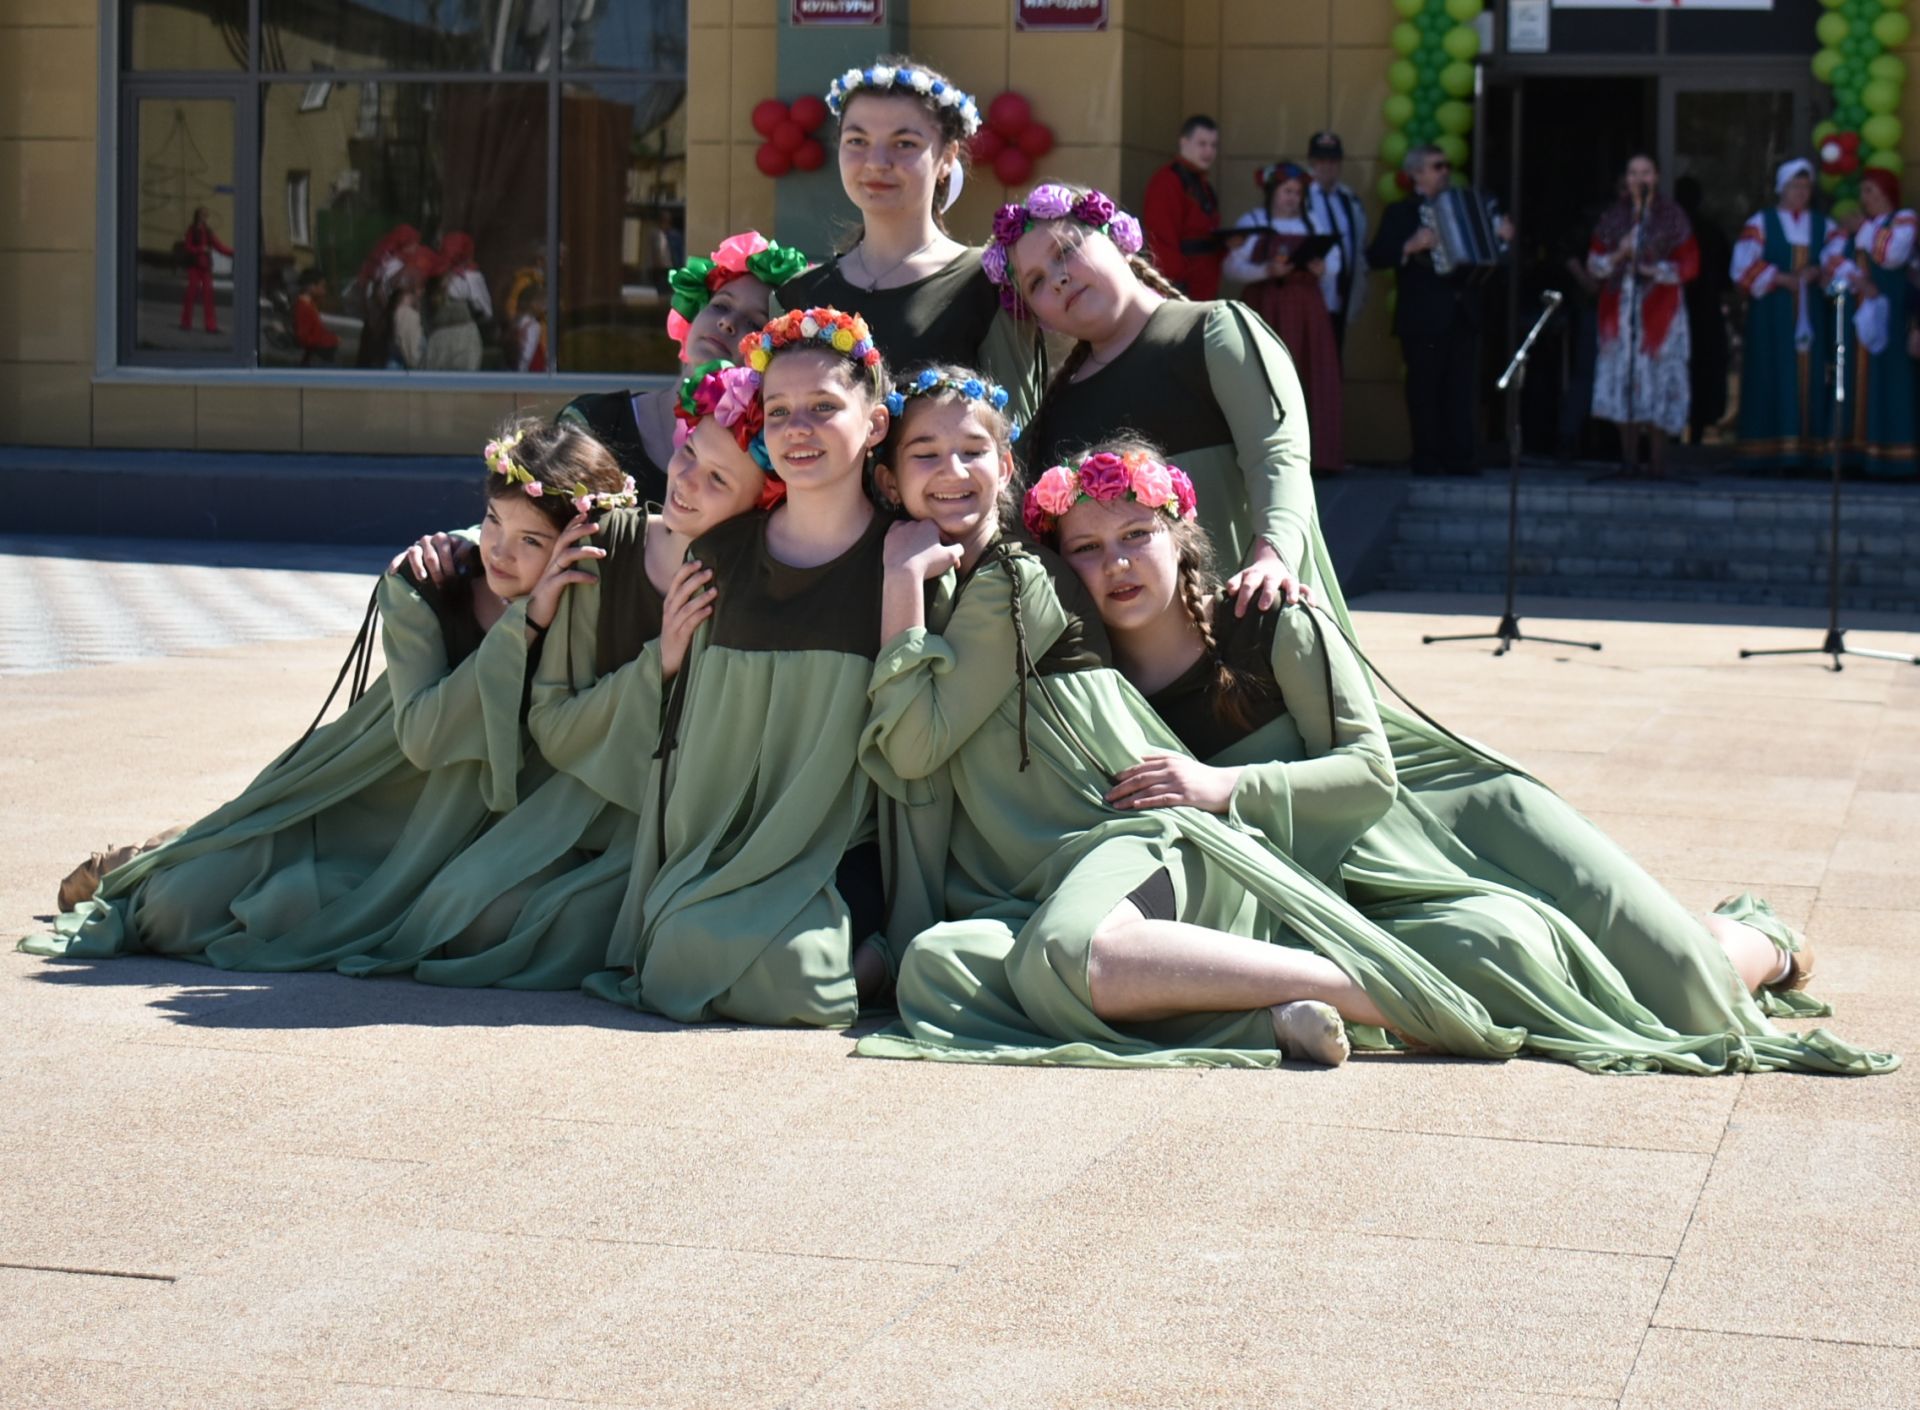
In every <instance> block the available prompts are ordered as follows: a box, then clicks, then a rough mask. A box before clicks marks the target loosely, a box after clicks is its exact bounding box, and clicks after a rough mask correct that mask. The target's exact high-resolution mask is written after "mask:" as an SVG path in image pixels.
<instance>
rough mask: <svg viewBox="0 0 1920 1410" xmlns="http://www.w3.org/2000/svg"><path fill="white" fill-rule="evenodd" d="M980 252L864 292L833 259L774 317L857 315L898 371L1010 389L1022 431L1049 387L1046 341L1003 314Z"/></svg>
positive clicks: (781, 301) (795, 286)
mask: <svg viewBox="0 0 1920 1410" xmlns="http://www.w3.org/2000/svg"><path fill="white" fill-rule="evenodd" d="M983 249H984V247H981V246H976V247H975V248H973V249H969V250H963V251H961V253H960V254H958V255H956V256H955V257H954V258H953V260H952V261H951V262H950V263H948V264H947V265H946V266H945V267H944V268H941V269H937V270H935V271H934V272H933V273H932V274H929V275H927V276H926V278H924V279H916V280H915V281H914V282H913V283H911V284H902V285H901V286H900V287H899V288H897V289H863V288H861V287H860V286H859V285H858V284H855V283H853V282H852V281H851V280H849V279H848V278H847V277H846V276H845V275H843V274H842V273H841V272H840V260H839V258H838V257H837V256H836V257H835V258H833V259H832V260H829V261H828V262H827V263H825V264H821V265H815V266H814V267H813V268H812V269H809V270H807V271H806V272H805V273H804V274H801V275H798V276H797V277H795V278H793V279H791V280H789V281H788V282H787V283H785V284H783V285H782V286H781V287H780V288H778V289H776V290H775V291H774V295H773V311H774V312H775V313H776V314H778V313H780V312H782V311H784V310H787V309H796V308H819V307H821V306H823V305H824V306H826V307H829V308H837V309H841V310H844V311H845V312H847V313H857V314H859V315H860V316H861V317H862V318H864V319H866V321H867V327H868V328H870V329H871V330H872V331H873V341H874V345H875V346H876V347H878V348H879V349H880V356H881V357H883V358H885V359H886V363H887V366H888V367H889V368H891V369H892V370H893V371H895V372H896V373H897V372H905V371H908V370H910V369H912V368H915V367H918V366H920V365H922V364H924V363H929V362H948V363H956V364H958V365H959V366H961V367H971V368H973V369H975V370H976V371H978V372H980V373H982V374H984V375H985V376H986V377H988V378H989V379H991V380H992V381H995V382H998V383H999V384H1000V385H1001V386H1003V387H1005V388H1006V389H1007V398H1008V400H1007V411H1008V413H1009V414H1010V415H1013V416H1016V417H1018V418H1019V419H1020V422H1021V424H1022V425H1024V424H1025V423H1026V422H1027V421H1028V420H1029V419H1030V418H1031V417H1032V415H1033V409H1034V407H1036V406H1038V405H1039V403H1040V393H1041V391H1042V390H1043V389H1044V388H1045V387H1046V384H1047V345H1046V340H1045V337H1044V335H1043V334H1042V333H1041V331H1040V327H1039V325H1038V324H1036V323H1034V322H1032V321H1031V320H1020V319H1016V318H1014V316H1013V315H1012V314H1011V313H1009V312H1007V311H1006V310H1005V309H1004V308H1002V307H1001V306H1000V290H999V289H998V288H997V287H996V286H995V285H994V283H993V281H992V280H990V279H988V278H987V272H986V271H985V270H984V269H982V268H981V267H980V256H981V254H982V252H983Z"/></svg>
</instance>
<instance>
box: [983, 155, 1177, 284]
mask: <svg viewBox="0 0 1920 1410" xmlns="http://www.w3.org/2000/svg"><path fill="white" fill-rule="evenodd" d="M1069 219H1071V220H1077V221H1079V222H1080V223H1081V224H1082V225H1084V226H1086V227H1088V228H1089V229H1091V230H1098V231H1099V232H1100V233H1101V234H1102V235H1105V236H1106V237H1107V238H1108V239H1109V240H1111V241H1113V243H1114V245H1115V246H1116V247H1117V248H1118V249H1119V251H1120V253H1121V254H1123V255H1137V254H1139V253H1140V251H1141V249H1142V248H1143V247H1144V246H1145V245H1146V237H1145V235H1143V234H1142V233H1141V230H1140V222H1139V221H1137V220H1135V219H1134V218H1133V217H1132V216H1130V215H1128V214H1127V213H1126V212H1125V211H1123V210H1121V209H1120V207H1118V206H1117V205H1115V204H1114V203H1113V198H1112V197H1110V196H1108V195H1106V194H1105V193H1104V192H1100V191H1076V190H1074V189H1073V188H1072V187H1071V186H1061V185H1058V184H1056V183H1054V182H1048V183H1046V184H1045V185H1041V186H1036V187H1034V188H1033V190H1032V191H1030V192H1028V193H1027V200H1026V204H1024V205H1022V204H1020V203H1018V202H1015V201H1009V202H1008V203H1007V204H1006V205H1004V206H1002V207H1000V209H999V211H998V212H997V213H996V214H995V215H994V217H993V239H992V240H990V241H989V242H988V243H987V248H986V250H985V251H984V252H983V253H982V254H981V256H980V267H981V268H983V269H985V270H986V271H987V278H989V279H991V280H992V281H993V282H994V283H995V284H997V285H998V286H999V288H1000V305H1001V307H1002V308H1005V309H1008V310H1010V311H1011V312H1014V313H1020V312H1021V311H1023V309H1024V308H1025V304H1024V302H1023V301H1022V300H1021V298H1020V295H1019V292H1018V291H1017V290H1015V288H1014V287H1013V268H1012V260H1013V247H1014V246H1015V245H1016V244H1017V243H1019V240H1020V237H1021V236H1022V235H1024V234H1026V233H1027V232H1028V231H1029V230H1031V229H1033V225H1034V222H1035V221H1038V220H1069Z"/></svg>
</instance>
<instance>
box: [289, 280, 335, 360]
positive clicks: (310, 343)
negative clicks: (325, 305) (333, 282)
mask: <svg viewBox="0 0 1920 1410" xmlns="http://www.w3.org/2000/svg"><path fill="white" fill-rule="evenodd" d="M326 292H327V276H326V275H325V274H323V273H322V272H321V271H320V270H317V269H303V270H301V271H300V296H299V297H298V298H296V299H295V300H294V301H293V340H294V342H296V343H298V344H299V345H300V365H301V366H302V367H311V366H312V365H313V364H314V363H316V362H332V361H333V356H334V352H335V350H336V349H338V348H339V346H340V335H339V334H338V333H336V332H334V331H333V329H331V328H329V327H327V323H326V320H325V319H323V318H322V317H321V316H320V300H321V299H322V298H324V297H326Z"/></svg>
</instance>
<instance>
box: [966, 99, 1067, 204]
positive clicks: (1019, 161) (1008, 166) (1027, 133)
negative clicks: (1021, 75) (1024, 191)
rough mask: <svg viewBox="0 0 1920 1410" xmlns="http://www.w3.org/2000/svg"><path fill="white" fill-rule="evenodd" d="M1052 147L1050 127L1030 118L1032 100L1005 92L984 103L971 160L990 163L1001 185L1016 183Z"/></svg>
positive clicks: (986, 164)
mask: <svg viewBox="0 0 1920 1410" xmlns="http://www.w3.org/2000/svg"><path fill="white" fill-rule="evenodd" d="M1052 150H1053V129H1052V128H1051V127H1048V126H1047V125H1046V124H1045V123H1044V122H1035V121H1034V120H1033V104H1031V103H1029V102H1028V101H1027V100H1026V99H1025V98H1023V97H1021V96H1020V95H1019V94H1018V93H1014V92H1011V91H1009V92H1006V93H1002V94H1001V95H1000V96H999V97H998V98H995V99H994V100H993V101H992V102H991V103H989V104H987V121H986V125H985V126H983V127H982V128H981V129H980V130H979V131H978V132H976V133H974V134H973V143H972V151H973V160H974V161H975V162H976V163H978V164H980V165H984V166H991V167H992V168H993V174H994V175H995V176H996V177H998V178H999V181H1000V184H1001V185H1002V186H1019V185H1022V184H1024V183H1025V182H1026V180H1027V178H1029V177H1030V176H1032V175H1033V164H1034V162H1036V161H1038V160H1039V159H1040V158H1041V157H1044V156H1045V155H1046V154H1047V153H1048V152H1051V151H1052Z"/></svg>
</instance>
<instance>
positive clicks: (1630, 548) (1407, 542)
mask: <svg viewBox="0 0 1920 1410" xmlns="http://www.w3.org/2000/svg"><path fill="white" fill-rule="evenodd" d="M1519 534H1520V546H1521V547H1522V548H1523V549H1527V550H1531V551H1536V552H1568V553H1577V554H1581V555H1584V556H1587V557H1593V556H1614V557H1617V556H1630V557H1631V556H1647V557H1651V556H1676V557H1682V556H1683V557H1688V558H1699V559H1736V558H1740V557H1746V556H1749V555H1763V556H1778V557H1790V558H1795V559H1802V560H1804V559H1810V558H1818V559H1820V560H1821V561H1822V562H1824V561H1825V558H1826V553H1827V538H1828V526H1827V521H1826V519H1825V517H1824V516H1823V517H1822V518H1821V520H1820V521H1819V522H1818V523H1817V524H1816V523H1794V522H1791V521H1786V520H1747V519H1740V520H1733V521H1728V522H1710V521H1705V520H1698V519H1692V520H1690V519H1685V518H1671V517H1669V518H1660V519H1654V518H1646V519H1640V518H1625V517H1618V518H1610V517H1592V518H1589V517H1586V516H1582V515H1575V514H1557V515H1546V514H1539V513H1522V514H1521V516H1520V523H1519ZM1394 543H1395V545H1396V546H1405V547H1422V548H1487V547H1498V548H1500V549H1501V550H1502V551H1504V550H1505V548H1506V543H1507V518H1506V515H1505V514H1504V513H1501V514H1498V515H1494V514H1486V513H1480V512H1473V511H1470V512H1466V513H1454V514H1447V513H1443V512H1440V511H1435V510H1425V511H1413V510H1409V511H1406V512H1404V513H1402V514H1401V515H1400V516H1399V517H1398V518H1397V519H1396V520H1395V521H1394ZM1840 553H1841V555H1842V557H1843V558H1856V557H1860V556H1863V555H1864V556H1867V557H1873V558H1909V559H1913V560H1916V561H1920V523H1916V524H1914V525H1912V526H1901V525H1888V524H1885V523H1881V522H1878V521H1876V520H1873V519H1869V518H1866V517H1865V516H1858V515H1856V516H1849V517H1847V518H1843V519H1842V520H1841V526H1840Z"/></svg>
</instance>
